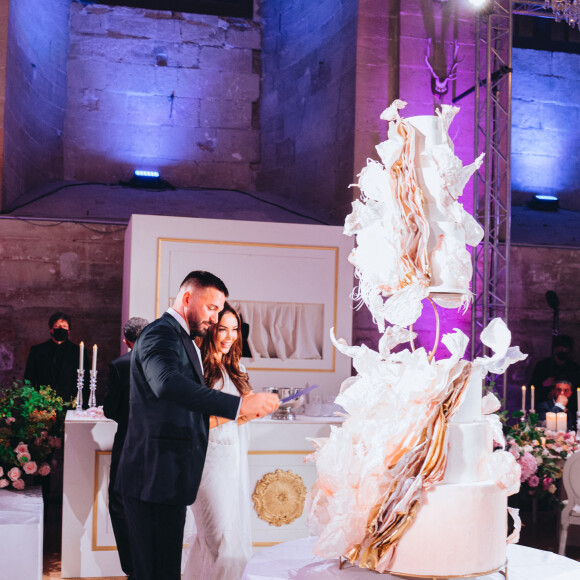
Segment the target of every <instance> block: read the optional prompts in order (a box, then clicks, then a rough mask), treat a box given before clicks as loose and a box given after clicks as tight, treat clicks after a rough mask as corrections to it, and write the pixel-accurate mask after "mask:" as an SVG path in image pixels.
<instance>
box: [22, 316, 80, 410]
mask: <svg viewBox="0 0 580 580" xmlns="http://www.w3.org/2000/svg"><path fill="white" fill-rule="evenodd" d="M70 329H71V319H70V316H68V314H65V313H64V312H55V313H54V314H53V315H52V316H51V317H50V318H49V319H48V330H49V332H50V340H47V341H46V342H43V343H41V344H36V345H34V346H33V347H31V349H30V353H29V355H28V359H27V361H26V368H25V370H24V379H25V380H27V381H30V382H31V383H32V384H33V385H35V386H37V387H40V386H46V385H50V386H51V387H52V388H53V389H54V390H55V391H56V393H57V394H58V395H59V396H60V397H62V398H63V399H64V400H65V401H70V400H71V399H73V398H75V397H76V395H77V368H78V366H79V354H80V348H79V345H78V344H75V343H74V342H71V341H70V340H69V333H70ZM83 366H84V367H85V368H87V366H88V359H87V353H86V351H85V353H84V363H83Z"/></svg>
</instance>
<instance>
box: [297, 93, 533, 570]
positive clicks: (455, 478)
mask: <svg viewBox="0 0 580 580" xmlns="http://www.w3.org/2000/svg"><path fill="white" fill-rule="evenodd" d="M404 105H405V103H403V102H402V101H395V103H393V105H391V107H389V108H388V109H387V110H386V111H385V112H384V113H383V115H382V116H381V117H382V118H385V119H387V120H389V121H390V126H389V139H388V140H387V141H385V142H384V143H381V144H380V145H379V146H378V147H377V151H378V153H379V156H380V158H381V163H379V162H376V161H372V160H369V161H368V163H367V166H366V168H365V169H363V171H362V172H361V174H360V176H359V182H358V186H359V187H360V189H361V199H360V200H357V201H355V202H354V203H353V212H352V213H351V214H350V215H349V216H348V217H347V219H346V225H345V233H347V234H349V235H356V238H357V247H356V248H355V250H353V252H352V254H351V256H350V257H349V260H350V261H351V262H352V263H353V265H354V266H355V272H356V275H357V277H358V278H359V286H358V288H357V289H356V290H355V293H354V296H355V297H356V298H358V299H359V300H361V301H363V302H364V303H365V304H366V305H367V307H368V308H369V310H370V311H371V313H372V315H373V319H374V320H375V322H376V323H377V325H378V327H379V330H380V331H381V333H382V338H381V339H380V341H379V345H378V350H377V351H374V350H372V349H370V348H368V347H367V346H365V345H362V346H360V347H358V346H349V345H347V344H346V343H345V342H344V341H342V340H337V339H336V338H335V337H334V335H333V333H331V338H332V340H333V342H334V344H335V346H336V348H337V349H338V350H339V351H340V352H341V353H343V354H344V355H346V356H350V357H351V358H352V359H353V366H354V369H355V370H356V373H357V374H356V376H354V377H351V378H349V379H347V380H346V381H345V382H344V383H343V385H342V387H341V392H340V394H339V396H338V397H337V400H336V402H337V403H338V404H339V405H341V406H342V407H343V408H344V409H345V420H344V422H343V424H342V426H341V427H332V428H331V434H330V437H329V438H327V439H324V440H316V441H315V442H314V443H315V445H316V451H315V453H314V454H313V455H312V460H313V461H315V462H316V466H317V473H318V476H317V480H316V482H315V484H314V485H313V487H312V489H311V490H310V492H309V496H308V501H307V514H308V521H309V527H310V530H311V532H312V533H313V534H315V535H316V536H318V538H317V541H316V544H315V548H314V552H315V553H316V554H317V555H319V556H322V557H326V558H329V557H337V556H338V557H345V558H347V559H348V560H350V562H351V563H353V564H357V565H358V566H360V567H362V568H369V569H372V570H376V571H379V572H394V573H398V574H403V575H405V574H407V575H416V576H430V577H434V576H465V575H474V574H484V573H487V572H491V571H494V570H497V569H499V568H500V567H502V566H503V565H504V564H505V560H506V550H505V546H506V539H507V540H508V541H517V537H518V533H519V518H517V513H515V510H510V513H512V516H514V521H515V525H514V531H513V532H512V534H511V535H510V536H509V537H507V531H508V521H507V519H508V517H507V513H508V507H507V497H508V495H509V494H511V493H515V492H516V491H517V490H518V489H519V479H520V473H519V466H518V464H517V463H516V462H515V459H514V457H513V456H512V455H511V454H509V453H507V452H505V451H502V450H496V451H494V450H493V447H494V441H495V442H496V443H497V446H498V447H502V446H503V445H505V441H504V439H503V434H502V429H501V424H500V421H499V418H498V416H497V415H496V414H495V411H497V410H498V408H499V406H500V405H499V401H498V400H497V398H496V397H495V396H494V395H493V394H491V393H490V394H487V395H486V396H485V397H483V398H482V382H483V378H484V377H485V374H486V373H488V372H491V373H494V374H501V373H503V372H504V371H505V369H506V368H507V367H508V365H510V364H511V363H513V362H516V361H518V360H522V359H523V358H525V356H526V355H523V354H522V353H521V352H520V350H519V348H518V347H512V346H510V342H511V334H510V332H509V330H508V329H507V327H506V325H505V324H504V323H503V321H502V320H500V319H495V320H493V321H492V322H491V323H490V324H489V325H488V327H487V328H485V329H484V330H483V332H482V333H481V337H480V338H481V341H482V343H483V344H485V345H486V346H487V347H488V348H489V349H490V351H492V352H493V353H494V354H493V355H492V356H484V357H480V358H477V359H476V360H474V361H473V362H470V361H466V360H464V358H463V356H464V354H465V350H466V347H467V343H468V341H467V337H466V336H465V335H464V334H463V333H462V332H461V331H459V330H457V329H454V331H453V332H450V333H446V334H444V335H443V337H442V338H441V343H442V344H443V345H444V347H446V349H447V350H448V351H449V353H450V356H449V357H448V358H444V357H438V358H435V354H436V350H437V348H438V345H437V343H436V344H435V345H434V346H433V349H432V351H431V352H427V351H426V350H425V349H424V348H415V347H414V343H413V340H414V338H415V334H414V333H413V332H412V331H411V330H410V329H409V328H406V327H408V326H410V325H412V324H413V323H414V322H415V321H416V320H417V318H418V317H419V316H420V314H421V310H422V304H421V301H422V300H423V299H425V298H427V297H430V298H431V299H432V300H433V301H434V302H436V303H437V304H438V305H439V306H443V307H457V306H461V305H466V304H468V303H469V297H470V292H469V280H470V278H471V264H470V261H469V253H468V252H467V250H466V248H465V245H466V244H470V245H476V244H477V243H478V242H479V241H480V239H481V236H482V231H481V228H480V227H479V225H478V224H477V222H475V220H474V219H473V218H472V217H471V216H470V215H469V214H468V213H467V212H466V211H465V210H464V209H463V207H462V206H461V204H460V203H459V202H458V198H459V196H460V195H461V193H462V191H463V188H464V186H465V184H466V183H467V180H468V179H469V176H470V175H471V174H472V173H473V172H474V171H475V170H476V169H477V167H479V165H480V163H481V158H480V159H478V160H477V161H476V162H475V163H473V164H472V165H470V166H468V167H463V165H462V163H461V161H460V160H459V159H458V158H457V157H456V156H455V154H454V153H453V144H452V142H451V140H450V138H449V134H448V128H449V124H450V122H451V120H452V119H453V116H454V115H455V114H456V112H457V110H458V109H456V108H454V107H447V106H445V105H444V106H443V108H442V111H441V112H440V113H439V114H438V115H437V116H433V117H416V118H411V119H407V120H405V119H402V118H401V117H400V116H399V113H398V111H399V110H400V109H401V108H403V107H404ZM437 335H438V332H437ZM404 343H410V348H401V346H400V345H402V344H404ZM395 347H397V348H396V350H395Z"/></svg>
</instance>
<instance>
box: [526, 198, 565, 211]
mask: <svg viewBox="0 0 580 580" xmlns="http://www.w3.org/2000/svg"><path fill="white" fill-rule="evenodd" d="M559 206H560V200H559V199H558V198H557V197H556V196H555V195H534V197H533V198H532V201H531V202H530V207H531V208H532V209H537V210H540V211H558V207H559Z"/></svg>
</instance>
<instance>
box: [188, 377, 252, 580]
mask: <svg viewBox="0 0 580 580" xmlns="http://www.w3.org/2000/svg"><path fill="white" fill-rule="evenodd" d="M222 383H223V384H222ZM222 383H218V384H217V385H216V386H215V387H214V388H216V389H220V390H222V391H223V392H224V393H229V394H231V395H239V393H238V390H237V389H236V387H235V385H234V384H233V382H232V380H231V379H230V378H229V376H226V377H225V378H224V380H223V381H222ZM248 443H249V425H248V424H246V425H238V424H237V423H236V422H235V421H228V422H227V423H224V424H223V425H220V426H219V427H215V428H214V429H210V432H209V443H208V449H207V456H206V460H205V465H204V468H203V474H202V477H201V484H200V487H199V491H198V494H197V499H196V500H195V503H194V504H193V505H192V506H191V510H192V511H193V516H194V519H195V528H196V533H195V536H194V538H192V542H193V543H192V544H191V547H190V550H189V554H188V555H187V561H186V565H185V571H184V574H183V577H182V578H183V580H198V579H203V580H239V579H240V578H241V577H242V573H243V571H244V568H245V566H246V563H247V562H248V560H249V559H250V557H251V556H252V535H251V523H250V515H251V511H250V510H251V504H250V490H249V488H250V480H249V471H248Z"/></svg>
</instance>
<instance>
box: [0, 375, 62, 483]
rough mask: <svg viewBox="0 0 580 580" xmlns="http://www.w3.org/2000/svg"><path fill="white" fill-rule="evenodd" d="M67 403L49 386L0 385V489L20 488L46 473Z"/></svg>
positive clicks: (57, 440) (16, 383) (58, 442)
mask: <svg viewBox="0 0 580 580" xmlns="http://www.w3.org/2000/svg"><path fill="white" fill-rule="evenodd" d="M71 406H72V402H71V403H65V402H64V401H63V400H62V399H61V398H60V397H59V396H58V395H57V394H56V392H55V391H54V390H53V389H51V388H50V387H40V388H38V389H36V388H34V387H32V385H30V384H29V383H26V382H25V383H22V382H20V381H17V382H15V383H13V384H11V385H6V386H2V385H0V489H1V488H6V487H12V488H13V489H16V490H21V489H24V488H25V487H26V486H27V485H29V484H30V483H34V481H33V478H37V477H46V476H47V475H48V474H49V473H50V466H49V463H48V461H49V460H50V457H51V454H52V452H53V449H55V448H60V447H61V444H62V437H63V434H64V417H65V415H66V411H67V409H68V408H70V407H71ZM36 483H39V482H38V481H36Z"/></svg>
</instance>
